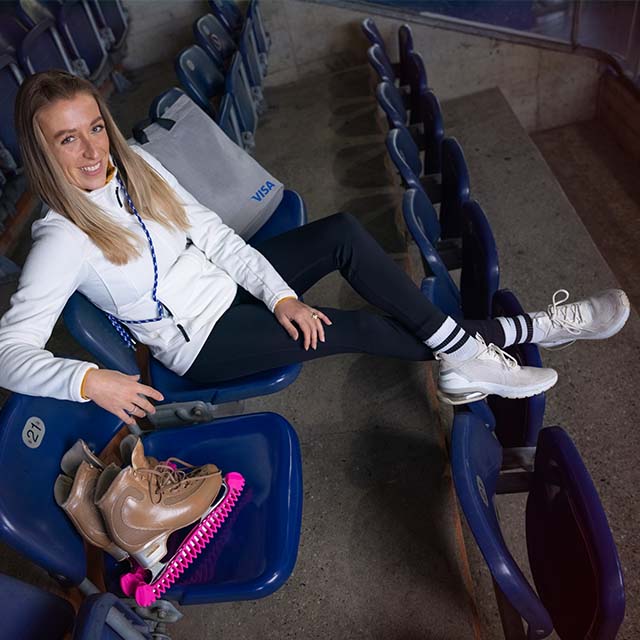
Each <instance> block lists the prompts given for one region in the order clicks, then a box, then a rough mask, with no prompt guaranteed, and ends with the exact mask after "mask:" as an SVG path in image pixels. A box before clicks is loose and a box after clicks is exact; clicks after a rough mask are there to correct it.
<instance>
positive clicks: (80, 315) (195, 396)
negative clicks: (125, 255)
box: [63, 190, 307, 404]
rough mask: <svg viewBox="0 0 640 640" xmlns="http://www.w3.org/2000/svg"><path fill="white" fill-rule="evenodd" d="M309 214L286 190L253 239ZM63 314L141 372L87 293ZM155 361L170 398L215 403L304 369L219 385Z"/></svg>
mask: <svg viewBox="0 0 640 640" xmlns="http://www.w3.org/2000/svg"><path fill="white" fill-rule="evenodd" d="M306 215H307V214H306V207H305V205H304V201H303V200H302V198H301V197H300V196H299V195H298V194H297V193H296V192H295V191H290V190H285V191H284V193H283V196H282V201H281V202H280V204H279V205H278V207H277V208H276V210H275V211H274V212H273V214H272V215H271V218H270V219H269V220H268V221H267V222H266V223H265V224H264V225H263V227H262V228H261V229H259V230H258V231H257V233H256V234H255V235H254V236H253V238H251V241H250V242H251V243H252V244H254V243H255V244H258V243H259V242H262V241H264V240H266V239H267V238H269V237H271V236H273V235H277V234H279V233H284V232H285V231H289V230H290V229H293V228H296V227H298V226H301V225H302V224H304V223H305V222H306ZM63 317H64V322H65V324H66V326H67V328H68V329H69V331H70V333H71V335H72V336H73V337H74V339H75V340H76V341H77V342H78V343H79V344H80V345H82V346H83V347H84V348H85V349H87V351H89V353H91V354H93V355H94V356H95V357H96V358H97V359H98V361H99V362H100V363H101V364H102V365H103V366H105V367H108V368H110V369H116V370H118V371H122V372H124V373H128V374H132V375H133V374H137V373H139V370H138V365H137V363H136V360H135V354H134V352H133V350H132V349H130V348H129V347H127V345H126V344H125V342H124V341H123V340H122V338H121V337H120V335H119V334H118V332H117V331H116V330H115V329H114V327H113V326H112V324H111V322H109V319H108V318H107V317H106V315H105V314H104V313H103V312H102V311H100V309H98V308H97V307H95V306H94V305H93V304H91V302H89V300H87V299H86V298H85V297H84V296H83V295H82V294H80V293H74V294H73V295H72V296H71V297H70V298H69V301H68V302H67V304H66V306H65V309H64V312H63ZM150 366H151V379H152V380H153V385H154V387H155V388H157V389H158V390H160V391H161V392H162V394H163V395H164V397H165V402H167V403H168V402H189V401H194V400H203V401H205V402H212V403H214V404H221V403H223V402H234V401H236V400H243V399H245V398H252V397H256V396H262V395H268V394H271V393H276V392H278V391H280V390H282V389H284V388H285V387H287V386H288V385H290V384H291V383H292V382H294V381H295V379H296V378H297V377H298V374H299V373H300V371H301V369H302V365H299V364H296V365H290V366H287V367H278V368H276V369H270V370H268V371H264V372H261V373H257V374H254V375H250V376H245V377H243V378H236V379H234V380H229V381H226V382H222V383H219V384H216V385H198V384H196V383H194V382H192V381H191V380H188V379H187V378H184V377H180V376H178V375H177V374H175V373H173V371H170V370H169V369H167V368H166V367H165V366H164V365H162V364H161V363H160V362H159V361H158V360H156V359H155V358H153V357H152V358H151V362H150Z"/></svg>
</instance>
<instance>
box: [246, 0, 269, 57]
mask: <svg viewBox="0 0 640 640" xmlns="http://www.w3.org/2000/svg"><path fill="white" fill-rule="evenodd" d="M247 20H251V23H252V24H253V33H254V35H255V38H256V44H257V45H258V53H260V54H264V55H266V54H267V53H269V49H270V48H271V42H270V38H269V34H268V33H267V29H266V27H265V26H264V20H263V18H262V12H261V11H260V3H259V2H258V0H249V6H248V7H247Z"/></svg>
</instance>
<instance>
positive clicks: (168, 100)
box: [149, 87, 184, 122]
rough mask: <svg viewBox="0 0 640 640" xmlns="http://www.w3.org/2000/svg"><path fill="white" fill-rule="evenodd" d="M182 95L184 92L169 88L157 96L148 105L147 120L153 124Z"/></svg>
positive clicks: (176, 88)
mask: <svg viewBox="0 0 640 640" xmlns="http://www.w3.org/2000/svg"><path fill="white" fill-rule="evenodd" d="M183 95H184V91H183V90H182V89H178V87H171V89H167V90H166V91H163V92H162V93H160V94H159V95H157V96H156V97H155V98H154V99H153V100H152V101H151V104H150V105H149V119H150V120H151V121H152V122H155V121H156V120H157V119H158V118H162V114H163V113H164V112H165V111H166V110H167V109H168V108H169V107H170V106H171V105H172V104H173V103H174V102H175V101H176V100H177V99H178V98H180V97H181V96H183Z"/></svg>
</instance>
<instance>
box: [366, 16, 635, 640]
mask: <svg viewBox="0 0 640 640" xmlns="http://www.w3.org/2000/svg"><path fill="white" fill-rule="evenodd" d="M362 29H363V32H364V33H365V35H366V36H367V38H368V39H369V41H370V43H371V47H370V48H369V50H368V59H369V62H370V66H371V69H372V71H373V73H374V74H375V76H376V81H377V86H376V98H377V101H378V104H379V106H380V108H381V111H382V112H383V113H384V114H385V118H386V120H387V123H388V127H389V131H388V134H387V138H386V145H387V150H388V153H389V157H390V159H391V160H392V162H393V164H394V165H395V167H396V169H397V171H398V174H399V176H400V181H401V183H402V184H403V186H404V188H405V189H406V190H405V192H404V196H403V200H402V211H403V216H404V220H405V223H406V226H407V229H408V231H409V233H410V234H411V236H412V237H413V239H414V241H415V242H416V244H417V246H418V248H419V249H420V253H421V256H422V260H423V264H424V268H425V276H426V277H425V278H424V280H423V282H422V291H423V293H424V294H425V296H427V297H428V298H429V299H430V300H431V301H432V302H434V304H436V305H437V306H438V307H440V308H441V309H442V310H443V311H445V313H447V314H448V315H450V316H451V317H453V318H457V319H461V318H473V319H488V318H491V317H496V316H498V315H518V314H521V313H523V308H522V306H521V305H520V302H519V301H518V299H517V297H516V295H515V294H514V293H513V292H511V291H508V290H504V289H502V290H501V289H499V284H500V271H499V263H498V251H497V247H496V243H495V240H494V237H493V233H492V231H491V225H490V223H489V220H488V218H487V216H486V215H485V213H484V211H483V210H482V208H481V206H480V205H479V204H478V203H477V202H476V201H474V200H473V199H472V198H471V193H470V181H469V172H468V170H467V166H466V162H465V160H464V155H463V152H462V148H461V146H460V145H459V143H458V142H457V141H455V139H453V138H447V137H446V136H445V129H444V125H443V119H442V113H441V110H440V106H439V104H438V101H437V98H436V96H435V94H434V92H433V91H431V90H430V89H429V87H428V82H427V74H426V70H425V66H424V62H423V60H422V58H421V56H420V55H419V54H417V53H416V52H414V51H413V50H412V48H413V47H412V37H411V30H410V28H409V27H408V25H403V26H402V27H400V29H399V31H398V49H399V54H400V55H399V61H398V63H397V64H393V63H392V62H391V60H390V58H389V55H388V53H387V48H386V46H385V43H384V40H383V39H382V36H381V35H380V32H379V30H378V29H377V27H376V25H375V23H374V21H373V20H372V19H370V18H369V19H366V20H365V21H364V22H363V24H362ZM420 143H422V144H420ZM421 151H424V161H422V160H421V157H420V152H421ZM438 187H439V188H438ZM436 206H438V208H439V215H438V213H437V212H436ZM452 248H453V253H452ZM456 268H460V279H459V283H460V284H459V285H458V284H456V282H455V280H454V279H453V277H452V275H451V273H450V270H451V269H456ZM508 352H509V353H510V354H511V355H512V356H513V357H514V358H516V360H517V361H518V362H519V363H520V364H522V365H528V366H538V367H540V366H542V360H541V357H540V352H539V350H538V348H537V347H536V346H534V345H530V344H529V345H519V346H516V347H511V348H510V349H508ZM544 410H545V397H544V394H541V395H538V396H534V397H533V398H527V399H522V400H506V399H502V398H497V397H492V396H490V397H489V398H488V399H487V400H484V401H481V402H475V403H471V404H469V405H466V406H465V407H463V408H461V409H457V410H456V412H455V416H454V421H453V428H452V435H451V465H452V472H453V478H454V483H455V487H456V492H457V494H458V498H459V501H460V504H461V506H462V510H463V511H464V513H465V516H466V519H467V522H468V523H469V526H470V528H471V530H472V532H473V534H474V536H475V539H476V541H477V543H478V546H479V548H480V550H481V551H482V553H483V556H484V558H485V560H486V562H487V566H488V568H489V570H490V571H491V573H492V575H493V578H494V581H495V584H496V585H497V586H496V596H497V598H498V600H499V604H500V607H501V611H502V612H505V611H510V612H511V613H512V615H511V616H509V615H506V616H503V622H504V621H505V620H507V619H508V620H510V621H511V622H510V623H508V624H513V621H514V620H516V621H518V622H517V624H518V626H519V629H520V630H519V634H520V635H517V634H516V635H515V636H509V637H524V632H523V630H522V623H521V622H519V621H520V620H521V619H522V620H524V621H525V622H526V624H527V627H528V630H527V636H526V637H528V638H544V637H547V636H548V635H549V634H551V632H552V631H553V630H554V629H555V631H556V633H557V634H558V635H559V637H560V638H563V640H564V639H569V638H571V639H574V638H575V639H577V638H585V637H590V638H599V639H602V640H604V639H607V640H609V639H613V638H615V637H616V634H617V631H618V629H619V627H620V624H621V622H622V619H623V617H624V603H625V596H624V585H623V579H622V572H621V568H620V562H619V559H618V554H617V550H616V546H615V543H614V541H613V537H612V535H611V531H610V529H609V527H608V524H607V521H606V516H605V514H604V509H603V507H602V505H601V503H600V500H599V498H598V495H597V492H596V490H595V487H594V485H593V482H592V481H591V478H590V477H589V474H588V472H587V470H586V467H585V465H584V462H583V461H582V459H581V457H580V455H579V453H578V451H577V449H576V448H575V445H574V444H573V442H572V441H571V438H570V437H569V436H568V434H567V433H566V432H565V431H564V430H563V429H561V428H560V427H551V428H543V420H544ZM501 493H527V494H528V496H527V511H526V543H527V547H528V550H529V567H530V570H531V573H532V575H533V579H534V583H535V586H536V589H537V593H536V591H534V589H533V588H532V586H531V585H530V584H529V582H528V580H527V578H526V577H525V574H524V572H523V571H522V570H521V569H520V567H519V566H518V564H517V562H516V561H515V559H514V558H513V556H512V554H511V553H510V551H509V549H508V547H507V545H506V543H505V541H504V538H503V536H502V532H501V528H500V522H499V519H498V516H497V512H496V507H495V497H496V495H498V494H501ZM504 624H505V635H506V636H507V635H508V634H509V633H514V629H513V628H511V629H508V628H507V626H508V624H507V623H506V622H504Z"/></svg>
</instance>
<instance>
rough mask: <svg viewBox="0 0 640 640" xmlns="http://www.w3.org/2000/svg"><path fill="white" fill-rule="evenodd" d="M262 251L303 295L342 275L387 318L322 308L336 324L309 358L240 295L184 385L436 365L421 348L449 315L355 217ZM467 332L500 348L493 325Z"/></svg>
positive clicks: (298, 233)
mask: <svg viewBox="0 0 640 640" xmlns="http://www.w3.org/2000/svg"><path fill="white" fill-rule="evenodd" d="M257 248H258V250H259V251H260V253H262V254H263V255H264V256H265V258H267V260H269V262H270V263H271V264H272V265H273V266H274V268H275V269H276V270H277V271H278V273H279V274H280V275H281V276H282V278H283V279H284V280H285V282H287V283H288V284H289V286H290V287H291V288H292V289H294V290H295V291H296V292H297V293H298V294H303V293H304V292H305V291H307V290H308V289H309V288H310V287H312V286H313V285H314V284H315V283H316V282H318V280H320V279H321V278H323V277H324V276H325V275H327V274H328V273H331V272H332V271H336V270H339V271H340V273H341V274H342V275H343V277H344V278H345V279H346V280H347V281H348V282H349V284H350V285H351V286H352V287H353V288H354V289H355V290H356V291H357V292H358V293H359V294H360V295H361V296H362V297H363V298H364V299H365V300H367V302H369V303H370V304H372V305H374V306H376V307H378V308H379V309H380V310H381V311H383V312H385V313H386V314H389V315H379V314H376V313H371V312H368V311H342V310H340V309H332V308H327V307H317V308H318V309H320V310H321V311H322V312H323V313H325V314H326V315H327V316H328V317H329V319H330V320H331V322H332V323H333V324H331V325H330V326H325V328H324V331H325V337H326V342H320V341H318V348H317V350H313V349H309V350H308V351H305V349H304V346H303V336H302V335H301V334H302V332H300V336H299V338H298V340H293V339H292V338H291V337H290V336H289V334H288V333H287V332H286V331H285V329H284V327H282V326H281V325H280V323H279V322H278V321H277V320H276V318H275V316H274V314H273V313H271V312H270V311H269V309H268V308H267V307H266V306H265V305H264V304H263V303H262V302H261V301H260V300H257V299H256V298H254V297H253V296H251V295H250V294H249V293H247V292H246V291H244V290H243V289H239V290H238V295H237V296H236V298H235V300H234V301H233V303H232V305H231V307H230V308H229V309H227V311H226V312H225V313H224V314H223V316H222V317H221V318H220V320H218V322H217V323H216V325H215V327H214V328H213V330H212V332H211V334H210V335H209V337H208V338H207V341H206V342H205V344H204V346H203V347H202V349H201V350H200V353H199V354H198V356H197V358H196V360H195V362H194V363H193V364H192V365H191V367H190V368H189V370H188V371H187V373H186V377H188V378H190V379H192V380H194V381H196V382H198V383H204V384H206V383H217V382H221V381H223V380H229V379H232V378H238V377H241V376H245V375H249V374H252V373H258V372H260V371H265V370H267V369H273V368H274V367H280V366H284V365H289V364H293V363H297V362H305V361H307V360H314V359H316V358H322V357H324V356H329V355H334V354H338V353H370V354H373V355H380V356H390V357H395V358H402V359H405V360H430V359H432V358H433V354H432V352H431V349H429V348H428V347H427V346H426V345H425V344H424V343H423V340H425V339H427V338H428V337H430V336H431V335H433V334H434V333H435V331H436V330H437V329H438V328H439V327H440V326H441V325H442V323H443V322H444V320H445V318H446V315H445V314H444V313H443V312H442V311H441V310H440V309H438V308H437V307H436V306H434V305H433V304H432V303H431V302H429V300H427V299H426V298H425V297H424V296H423V295H422V293H421V292H420V290H419V289H418V288H417V287H416V286H415V284H414V283H413V282H412V281H411V279H410V278H409V276H407V274H406V273H404V271H402V269H400V268H399V267H398V266H397V265H396V264H395V263H394V262H393V260H392V259H391V258H390V257H389V256H388V255H387V254H386V253H385V252H384V250H383V249H382V248H381V247H380V245H378V243H377V242H376V241H375V240H374V239H373V238H372V237H371V236H370V235H369V234H368V233H367V232H366V231H365V230H364V229H363V227H362V226H361V225H360V223H359V222H358V221H357V220H356V219H355V218H354V217H353V216H352V215H350V214H347V213H337V214H335V215H332V216H329V217H327V218H322V219H321V220H318V221H316V222H312V223H310V224H307V225H304V226H303V227H299V228H297V229H294V230H292V231H289V232H287V233H284V234H282V235H279V236H276V237H274V238H271V239H269V240H267V241H265V242H264V243H262V244H261V245H259V246H258V247H257ZM462 325H463V327H464V328H465V329H467V330H468V331H471V332H472V333H474V334H475V332H476V331H479V332H480V333H481V334H483V336H484V337H485V338H487V339H488V340H489V341H492V342H494V343H497V342H498V341H499V340H500V335H501V334H502V331H501V330H500V328H499V324H498V323H497V322H493V321H490V322H485V323H482V322H473V323H472V322H468V321H465V322H464V323H462ZM496 325H497V326H496ZM487 334H490V335H487ZM502 339H503V340H504V335H503V334H502Z"/></svg>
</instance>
